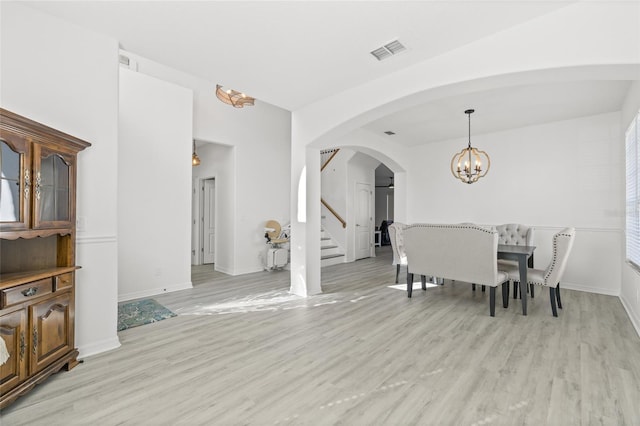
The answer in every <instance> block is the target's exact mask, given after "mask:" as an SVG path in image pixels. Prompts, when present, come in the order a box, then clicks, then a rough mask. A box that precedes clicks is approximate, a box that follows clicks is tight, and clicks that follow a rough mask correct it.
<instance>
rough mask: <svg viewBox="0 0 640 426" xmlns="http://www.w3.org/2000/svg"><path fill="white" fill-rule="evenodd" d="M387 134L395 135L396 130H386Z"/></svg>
mask: <svg viewBox="0 0 640 426" xmlns="http://www.w3.org/2000/svg"><path fill="white" fill-rule="evenodd" d="M384 134H385V135H389V136H393V135H395V133H394V132H392V131H391V130H387V131H386V132H384Z"/></svg>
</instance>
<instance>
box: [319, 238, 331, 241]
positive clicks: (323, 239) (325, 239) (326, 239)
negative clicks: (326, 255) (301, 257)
mask: <svg viewBox="0 0 640 426" xmlns="http://www.w3.org/2000/svg"><path fill="white" fill-rule="evenodd" d="M330 239H331V238H329V237H322V238H320V241H329V240H330Z"/></svg>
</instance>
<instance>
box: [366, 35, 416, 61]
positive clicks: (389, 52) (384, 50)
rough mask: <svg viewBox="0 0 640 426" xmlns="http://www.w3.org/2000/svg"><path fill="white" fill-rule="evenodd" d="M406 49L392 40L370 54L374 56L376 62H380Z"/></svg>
mask: <svg viewBox="0 0 640 426" xmlns="http://www.w3.org/2000/svg"><path fill="white" fill-rule="evenodd" d="M406 49H407V48H406V47H404V46H403V45H402V43H400V42H399V41H398V40H394V41H391V42H389V43H387V44H385V45H384V46H381V47H378V48H377V49H375V50H373V51H371V54H372V55H373V56H375V58H376V59H377V60H379V61H381V60H383V59H387V58H388V57H390V56H393V55H395V54H397V53H400V52H402V51H403V50H406Z"/></svg>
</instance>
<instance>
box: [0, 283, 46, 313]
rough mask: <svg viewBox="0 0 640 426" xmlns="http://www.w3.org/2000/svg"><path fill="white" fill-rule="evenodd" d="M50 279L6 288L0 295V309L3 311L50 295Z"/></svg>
mask: <svg viewBox="0 0 640 426" xmlns="http://www.w3.org/2000/svg"><path fill="white" fill-rule="evenodd" d="M51 290H52V286H51V278H45V279H43V280H39V281H33V282H30V283H27V284H22V285H19V286H17V287H13V288H7V289H4V290H2V293H0V296H1V297H0V299H1V300H0V308H2V309H4V308H6V307H8V306H11V305H17V304H18V303H22V302H26V301H28V300H31V299H35V298H36V297H40V296H43V295H45V294H49V293H51Z"/></svg>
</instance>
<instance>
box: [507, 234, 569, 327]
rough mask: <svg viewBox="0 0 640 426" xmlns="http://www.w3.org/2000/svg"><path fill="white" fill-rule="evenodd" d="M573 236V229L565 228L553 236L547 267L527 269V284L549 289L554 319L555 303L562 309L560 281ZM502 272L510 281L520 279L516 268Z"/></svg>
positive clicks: (555, 314) (555, 312) (556, 314)
mask: <svg viewBox="0 0 640 426" xmlns="http://www.w3.org/2000/svg"><path fill="white" fill-rule="evenodd" d="M575 235H576V230H575V228H565V229H563V230H562V231H560V232H558V233H557V234H555V235H554V236H553V252H552V257H551V262H550V263H549V266H547V268H546V269H533V268H528V269H527V284H529V285H541V286H544V287H549V299H550V300H551V311H552V312H553V316H554V317H557V316H558V311H557V309H556V301H557V302H558V308H560V309H562V301H561V300H560V279H561V278H562V275H563V274H564V270H565V268H566V266H567V259H568V258H569V254H570V253H571V248H572V247H573V240H574V239H575ZM503 270H504V271H505V272H506V273H507V274H508V275H509V280H510V281H515V280H519V279H520V271H519V270H518V267H517V266H515V267H513V268H506V269H503Z"/></svg>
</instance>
